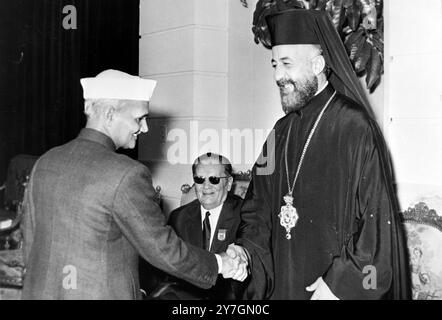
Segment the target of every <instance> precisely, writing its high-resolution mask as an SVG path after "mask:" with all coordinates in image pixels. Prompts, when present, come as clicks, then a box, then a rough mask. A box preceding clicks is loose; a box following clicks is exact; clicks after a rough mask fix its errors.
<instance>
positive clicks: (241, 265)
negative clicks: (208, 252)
mask: <svg viewBox="0 0 442 320" xmlns="http://www.w3.org/2000/svg"><path fill="white" fill-rule="evenodd" d="M220 256H221V259H222V261H223V265H222V269H221V274H222V275H223V277H224V278H225V279H227V278H232V279H234V280H238V281H244V280H245V279H246V278H247V275H248V270H247V269H248V265H249V259H248V256H247V253H246V251H245V249H244V248H243V247H241V246H237V245H235V244H233V243H232V244H230V245H229V246H228V247H227V250H226V252H223V253H221V254H220Z"/></svg>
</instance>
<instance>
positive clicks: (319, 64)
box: [312, 55, 325, 76]
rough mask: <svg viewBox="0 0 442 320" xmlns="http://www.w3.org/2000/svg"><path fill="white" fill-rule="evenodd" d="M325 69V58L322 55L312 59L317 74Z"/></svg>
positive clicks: (313, 68) (314, 71)
mask: <svg viewBox="0 0 442 320" xmlns="http://www.w3.org/2000/svg"><path fill="white" fill-rule="evenodd" d="M324 69H325V59H324V57H323V56H322V55H319V56H317V57H314V58H313V59H312V70H313V73H314V74H315V76H318V75H319V74H320V73H321V72H322V71H324Z"/></svg>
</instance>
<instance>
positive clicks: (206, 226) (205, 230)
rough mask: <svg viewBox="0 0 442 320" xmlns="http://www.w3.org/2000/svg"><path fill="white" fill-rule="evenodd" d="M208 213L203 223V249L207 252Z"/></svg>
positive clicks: (208, 234)
mask: <svg viewBox="0 0 442 320" xmlns="http://www.w3.org/2000/svg"><path fill="white" fill-rule="evenodd" d="M209 216H210V212H209V211H207V212H206V217H205V218H204V221H203V249H205V250H207V251H209V250H210V221H209Z"/></svg>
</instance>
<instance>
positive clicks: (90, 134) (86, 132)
mask: <svg viewBox="0 0 442 320" xmlns="http://www.w3.org/2000/svg"><path fill="white" fill-rule="evenodd" d="M78 138H79V139H85V140H89V141H93V142H96V143H99V144H101V145H103V146H104V147H105V148H107V149H109V150H112V151H115V150H116V149H117V148H116V146H115V143H114V142H113V141H112V139H111V138H109V137H108V136H107V135H105V134H104V133H102V132H100V131H98V130H95V129H91V128H83V129H81V131H80V133H79V134H78Z"/></svg>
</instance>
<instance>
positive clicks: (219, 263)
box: [215, 253, 223, 273]
mask: <svg viewBox="0 0 442 320" xmlns="http://www.w3.org/2000/svg"><path fill="white" fill-rule="evenodd" d="M215 257H216V262H218V273H221V270H223V259H222V258H221V256H220V255H219V254H216V253H215Z"/></svg>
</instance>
